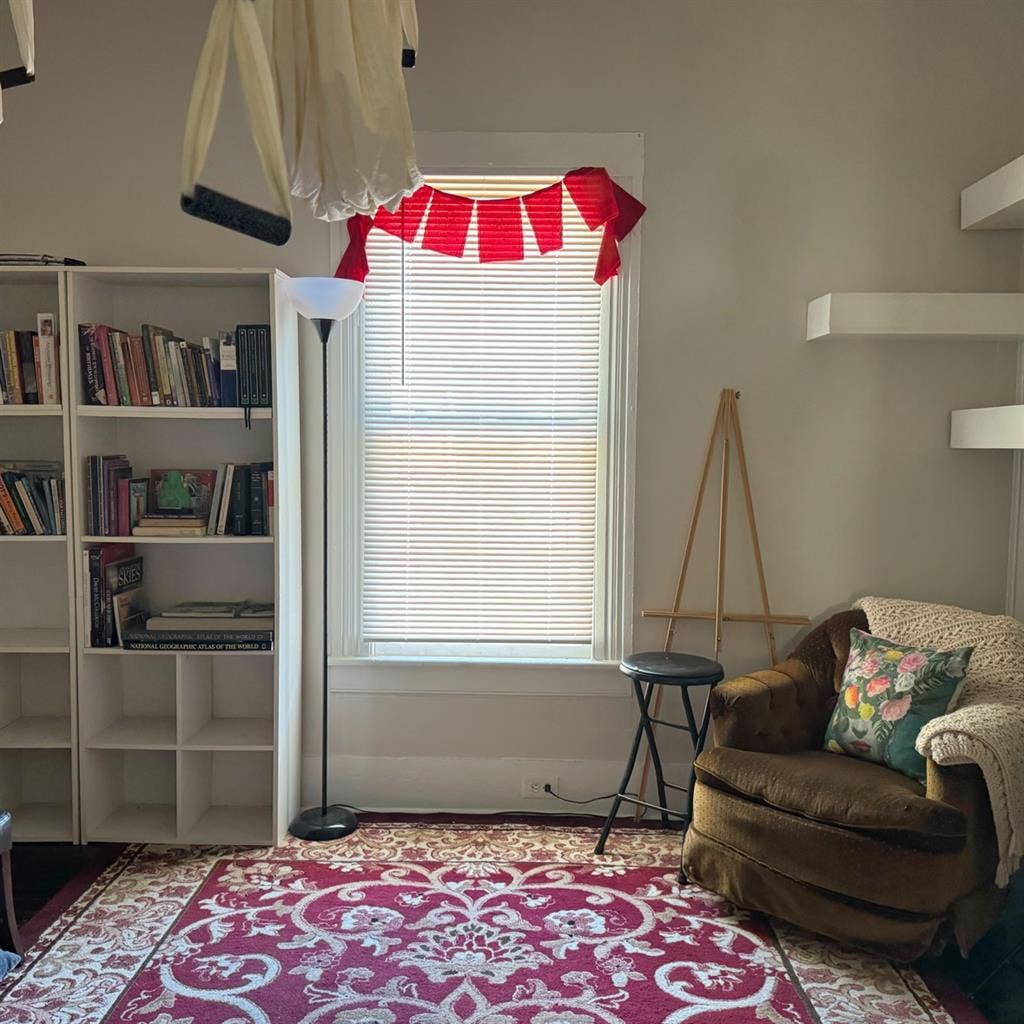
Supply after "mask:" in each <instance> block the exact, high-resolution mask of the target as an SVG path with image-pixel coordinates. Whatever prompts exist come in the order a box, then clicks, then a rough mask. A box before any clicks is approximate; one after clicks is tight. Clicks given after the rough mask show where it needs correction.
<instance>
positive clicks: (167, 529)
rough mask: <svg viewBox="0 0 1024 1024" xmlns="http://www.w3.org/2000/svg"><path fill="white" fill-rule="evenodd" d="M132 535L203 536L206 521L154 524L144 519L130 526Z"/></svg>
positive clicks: (204, 534)
mask: <svg viewBox="0 0 1024 1024" xmlns="http://www.w3.org/2000/svg"><path fill="white" fill-rule="evenodd" d="M132 536H133V537H205V536H206V523H205V522H203V523H202V525H200V526H175V525H167V526H154V525H151V524H147V523H146V522H145V521H143V522H142V523H140V524H139V525H138V526H133V527H132Z"/></svg>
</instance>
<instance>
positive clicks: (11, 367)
mask: <svg viewBox="0 0 1024 1024" xmlns="http://www.w3.org/2000/svg"><path fill="white" fill-rule="evenodd" d="M3 341H4V373H5V375H6V377H7V393H8V395H9V396H10V399H11V403H12V404H14V405H24V404H25V395H24V392H23V391H22V390H21V366H20V365H19V360H18V346H17V343H16V341H15V334H14V331H4V332H3Z"/></svg>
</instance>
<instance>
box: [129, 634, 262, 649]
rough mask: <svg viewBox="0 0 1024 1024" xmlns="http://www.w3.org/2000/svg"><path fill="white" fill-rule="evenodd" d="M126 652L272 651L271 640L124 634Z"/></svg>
mask: <svg viewBox="0 0 1024 1024" xmlns="http://www.w3.org/2000/svg"><path fill="white" fill-rule="evenodd" d="M121 646H122V647H124V649H125V650H126V651H272V650H273V649H274V641H273V640H250V641H246V640H220V641H217V640H210V641H205V640H165V639H164V634H163V633H161V634H160V637H159V638H158V639H151V638H150V636H149V635H146V636H140V635H138V634H132V633H127V632H126V633H125V634H124V639H123V641H122V644H121Z"/></svg>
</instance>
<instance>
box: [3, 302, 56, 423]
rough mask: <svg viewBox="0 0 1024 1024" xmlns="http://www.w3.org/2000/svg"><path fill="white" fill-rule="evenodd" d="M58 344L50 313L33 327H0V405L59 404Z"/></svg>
mask: <svg viewBox="0 0 1024 1024" xmlns="http://www.w3.org/2000/svg"><path fill="white" fill-rule="evenodd" d="M59 360H60V346H59V344H58V341H57V321H56V318H55V317H54V315H53V314H52V313H39V314H38V315H37V316H36V329H35V330H34V331H14V330H6V329H5V330H0V405H60V362H59Z"/></svg>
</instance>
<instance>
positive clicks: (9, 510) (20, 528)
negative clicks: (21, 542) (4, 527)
mask: <svg viewBox="0 0 1024 1024" xmlns="http://www.w3.org/2000/svg"><path fill="white" fill-rule="evenodd" d="M0 508H2V509H3V510H4V515H5V516H6V517H7V521H8V522H9V523H10V524H11V528H12V532H13V533H15V534H17V535H18V536H21V535H22V534H24V533H26V532H27V529H26V527H25V522H24V520H23V519H22V518H21V513H20V512H19V511H18V506H17V505H16V504H15V501H14V498H13V496H12V495H11V492H10V491H9V490H8V489H7V481H6V480H5V479H4V475H3V474H2V473H0Z"/></svg>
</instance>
